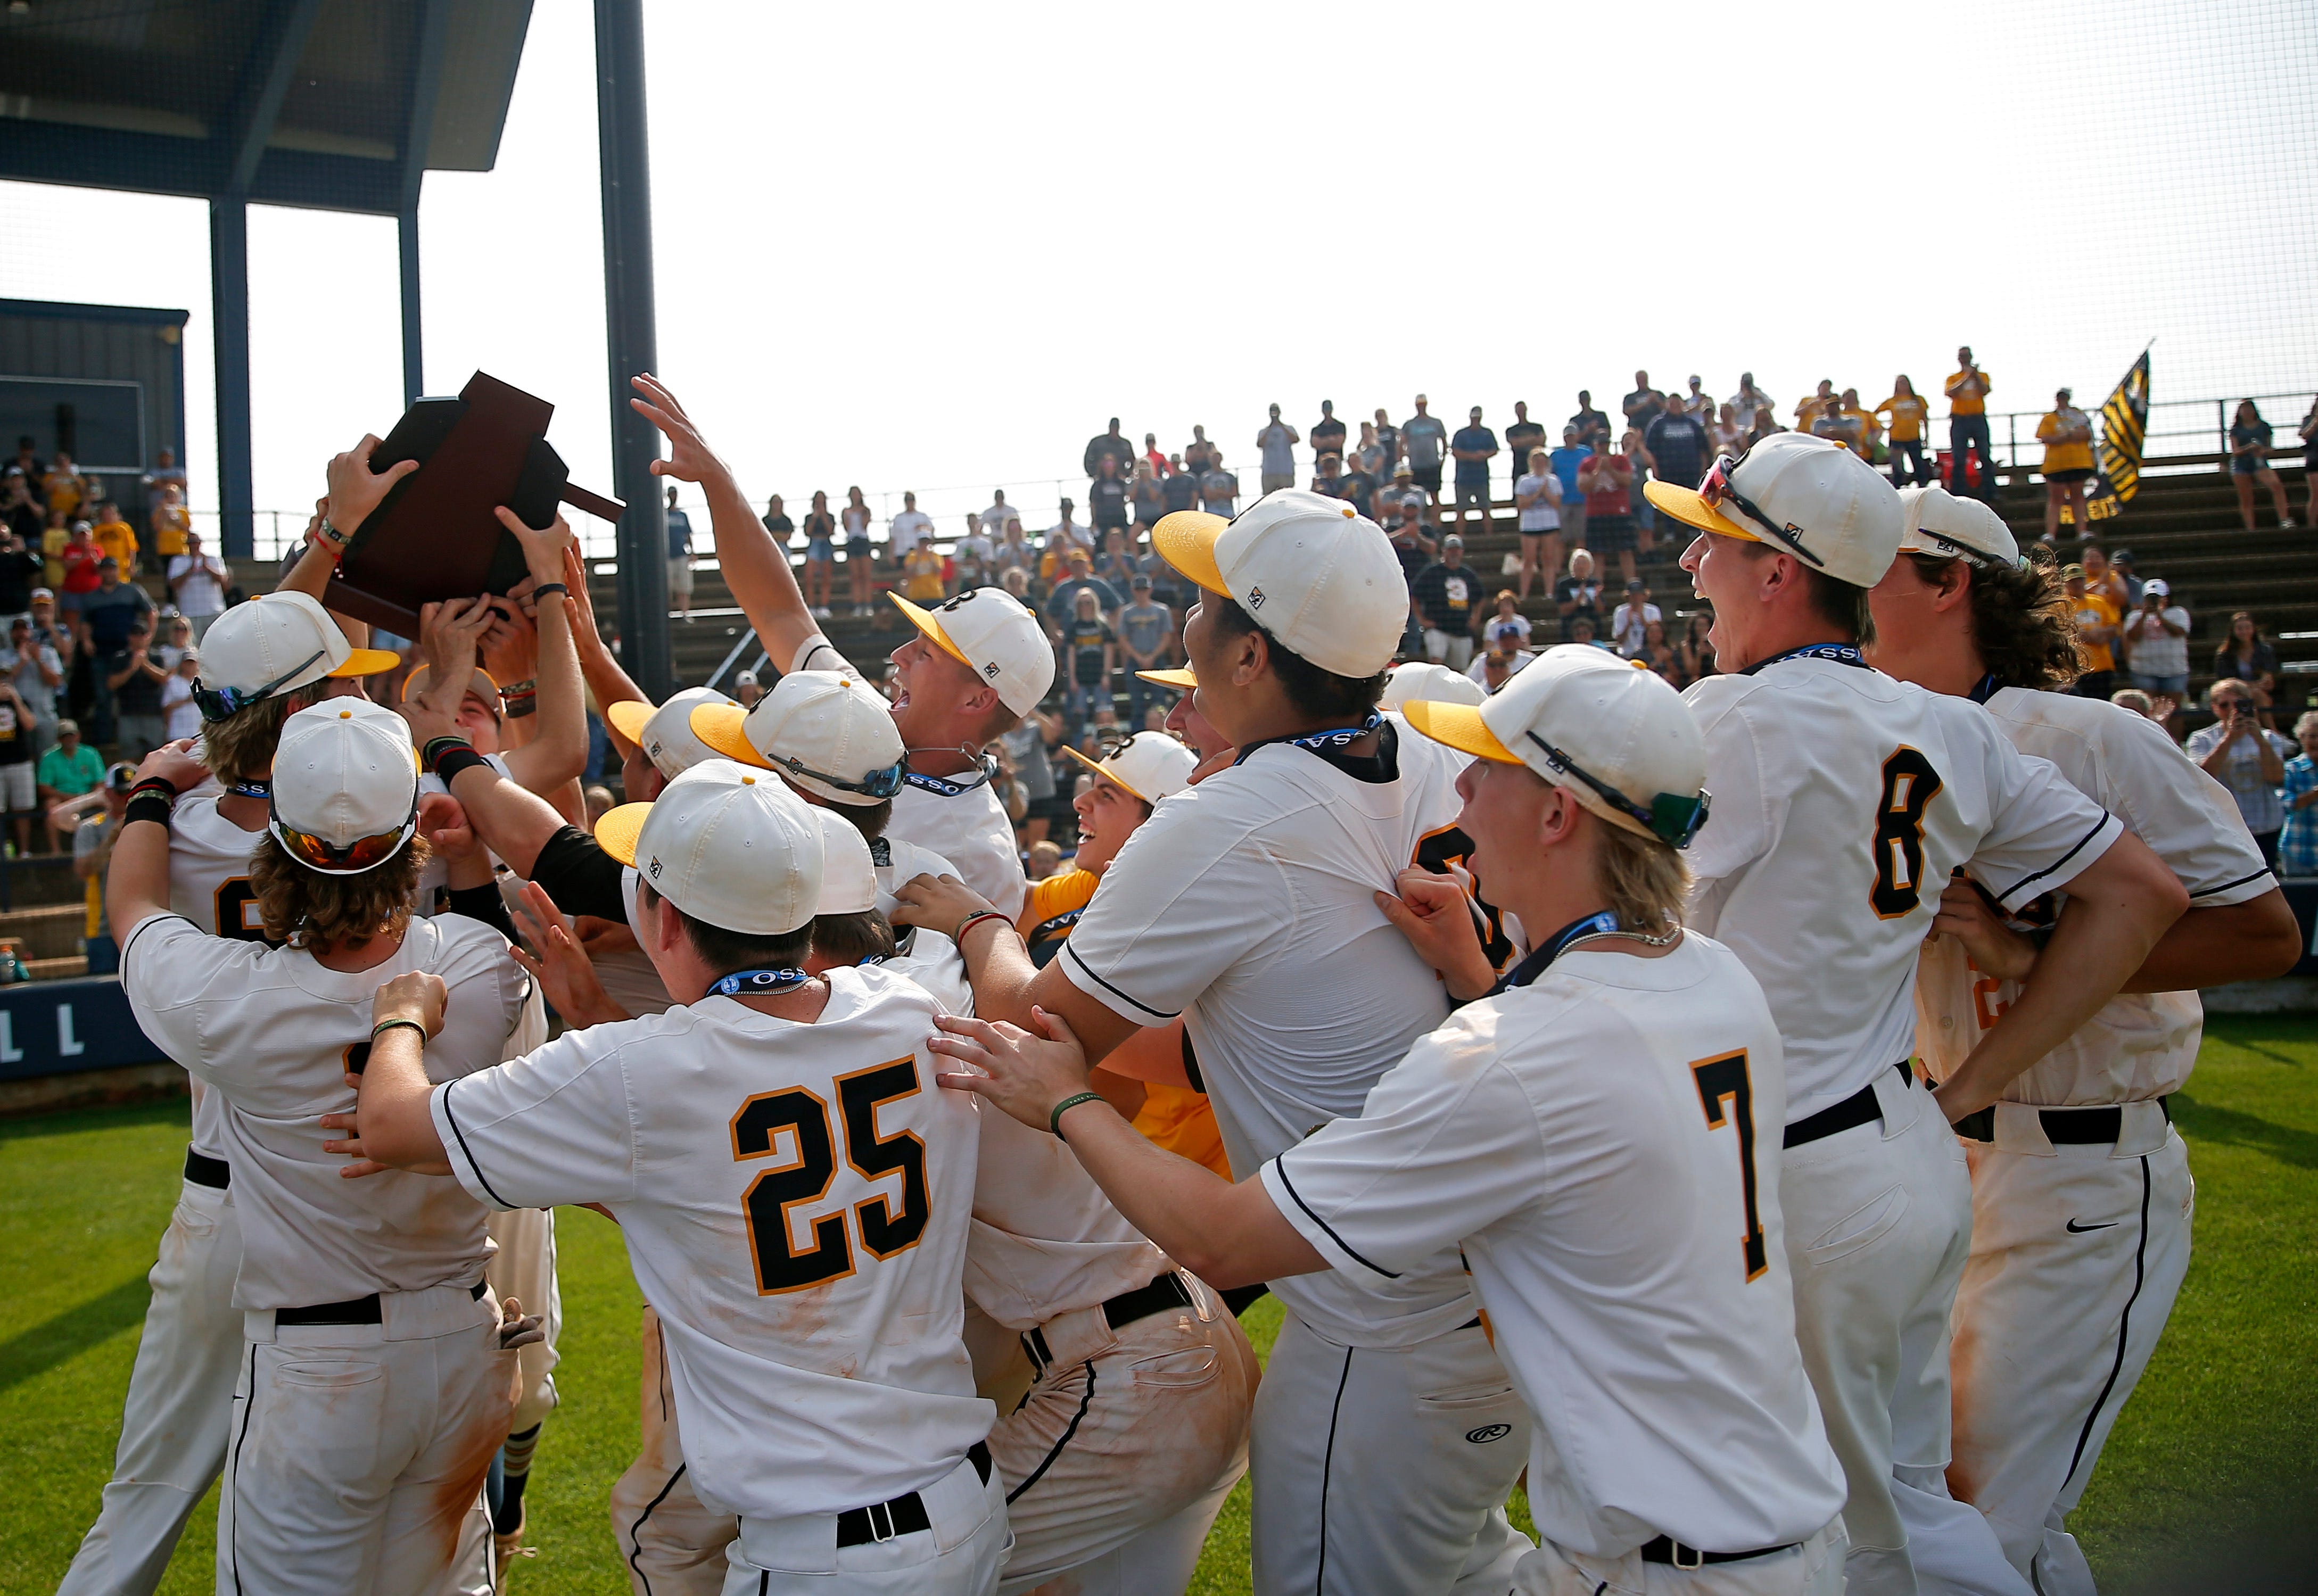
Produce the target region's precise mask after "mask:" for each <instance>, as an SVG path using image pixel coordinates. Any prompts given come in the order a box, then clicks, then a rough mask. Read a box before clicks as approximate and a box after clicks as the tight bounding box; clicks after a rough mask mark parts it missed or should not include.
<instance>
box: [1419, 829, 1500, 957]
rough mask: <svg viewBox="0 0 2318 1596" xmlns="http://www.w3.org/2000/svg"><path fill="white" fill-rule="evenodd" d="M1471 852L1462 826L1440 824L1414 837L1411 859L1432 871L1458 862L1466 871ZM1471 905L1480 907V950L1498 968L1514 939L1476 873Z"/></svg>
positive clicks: (1469, 867) (1440, 872) (1440, 871)
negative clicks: (1441, 825)
mask: <svg viewBox="0 0 2318 1596" xmlns="http://www.w3.org/2000/svg"><path fill="white" fill-rule="evenodd" d="M1472 856H1473V839H1472V838H1469V837H1468V836H1466V835H1465V829H1464V828H1463V827H1461V826H1443V827H1442V829H1440V830H1438V831H1429V832H1427V833H1425V835H1424V836H1423V837H1421V838H1417V842H1416V856H1415V858H1414V859H1413V860H1412V861H1411V863H1413V864H1416V865H1423V866H1424V868H1425V869H1427V870H1430V871H1431V872H1433V874H1435V875H1446V874H1449V867H1450V866H1451V865H1462V866H1464V868H1465V870H1466V873H1467V874H1471V872H1472V868H1473V865H1472ZM1473 907H1474V908H1476V909H1478V910H1480V911H1481V951H1482V952H1483V953H1484V954H1486V955H1488V960H1489V967H1490V968H1491V969H1493V970H1502V969H1504V968H1505V965H1506V964H1508V963H1509V962H1510V961H1511V960H1512V958H1513V956H1514V941H1513V938H1512V937H1508V936H1506V935H1505V912H1504V910H1500V909H1498V908H1497V907H1496V905H1495V904H1493V903H1491V902H1490V901H1489V900H1488V897H1487V893H1486V892H1485V891H1484V889H1483V887H1482V884H1481V879H1480V877H1478V876H1474V878H1473Z"/></svg>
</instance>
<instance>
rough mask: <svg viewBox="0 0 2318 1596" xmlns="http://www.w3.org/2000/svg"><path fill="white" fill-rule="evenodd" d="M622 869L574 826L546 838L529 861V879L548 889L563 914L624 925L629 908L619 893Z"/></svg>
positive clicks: (564, 828) (590, 838)
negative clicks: (534, 857) (545, 842)
mask: <svg viewBox="0 0 2318 1596" xmlns="http://www.w3.org/2000/svg"><path fill="white" fill-rule="evenodd" d="M624 868H625V866H624V865H622V864H621V863H620V862H619V861H618V860H617V859H615V858H614V857H612V856H611V855H609V854H607V853H606V852H605V851H604V845H603V844H602V843H600V842H597V840H596V839H595V838H592V837H590V836H588V833H586V832H585V831H582V830H581V829H580V828H579V827H577V826H565V827H563V828H562V829H559V830H558V831H557V832H556V833H555V835H554V836H553V837H551V838H548V839H547V845H546V846H545V847H542V848H541V849H540V850H539V857H538V858H537V859H535V860H534V861H533V862H532V866H531V879H532V880H534V881H535V882H537V883H539V884H540V885H541V886H543V887H544V888H546V889H547V895H548V896H549V897H551V898H553V899H554V900H555V907H556V908H558V909H560V910H562V911H563V912H564V913H566V914H592V915H594V916H595V917H596V918H597V919H607V920H612V921H615V922H616V923H618V924H620V925H625V924H626V923H627V919H628V905H627V901H626V899H625V897H624V895H623V894H622V893H621V892H620V873H621V871H622V870H623V869H624Z"/></svg>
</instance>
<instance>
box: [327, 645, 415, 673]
mask: <svg viewBox="0 0 2318 1596" xmlns="http://www.w3.org/2000/svg"><path fill="white" fill-rule="evenodd" d="M401 663H402V656H401V655H400V654H391V653H389V652H388V651H387V650H384V649H356V650H355V651H354V652H353V653H351V654H348V655H347V656H346V663H345V664H344V665H341V666H339V667H338V668H337V669H336V670H334V671H332V672H330V674H331V675H332V676H334V677H355V676H376V675H378V674H379V673H380V672H381V671H387V670H392V669H393V668H395V667H396V666H398V665H400V664H401Z"/></svg>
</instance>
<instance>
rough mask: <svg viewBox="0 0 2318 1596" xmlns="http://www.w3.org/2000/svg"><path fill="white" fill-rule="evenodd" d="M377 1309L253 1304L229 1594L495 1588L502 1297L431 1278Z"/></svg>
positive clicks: (507, 1398) (510, 1375)
mask: <svg viewBox="0 0 2318 1596" xmlns="http://www.w3.org/2000/svg"><path fill="white" fill-rule="evenodd" d="M381 1309H382V1317H383V1319H384V1323H382V1324H303V1325H277V1324H275V1323H274V1314H272V1313H271V1312H265V1313H251V1314H245V1315H244V1316H243V1319H244V1326H245V1334H246V1335H247V1350H246V1352H245V1355H244V1358H243V1362H242V1374H241V1381H240V1384H239V1385H238V1386H237V1387H236V1389H235V1391H234V1413H233V1434H232V1436H231V1438H230V1439H229V1442H228V1445H227V1449H226V1470H225V1489H224V1493H223V1494H222V1495H221V1497H220V1501H219V1508H218V1550H217V1556H218V1590H219V1592H220V1596H227V1593H229V1592H248V1593H251V1596H255V1593H256V1592H265V1593H266V1596H292V1593H304V1592H312V1593H313V1596H340V1593H346V1596H369V1593H373V1592H374V1593H375V1596H437V1593H438V1592H439V1593H442V1596H452V1593H455V1596H490V1590H491V1566H490V1557H491V1536H490V1517H489V1515H488V1514H487V1513H486V1512H485V1511H484V1509H483V1481H484V1477H485V1476H486V1475H489V1474H490V1466H491V1457H492V1455H493V1454H494V1453H496V1452H497V1451H498V1450H499V1443H500V1442H502V1441H504V1440H505V1439H507V1434H508V1413H509V1412H510V1411H512V1408H513V1403H512V1400H511V1397H512V1394H513V1390H514V1381H515V1374H516V1357H515V1354H514V1353H512V1352H502V1351H501V1350H499V1304H498V1303H497V1302H496V1301H495V1300H493V1298H492V1297H491V1296H490V1294H489V1293H488V1292H486V1293H485V1294H484V1295H483V1296H481V1298H476V1297H473V1296H469V1295H468V1291H467V1288H466V1287H459V1286H436V1287H429V1288H428V1289H427V1290H425V1291H406V1292H393V1293H389V1294H386V1295H385V1296H382V1299H381Z"/></svg>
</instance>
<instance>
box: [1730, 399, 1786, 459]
mask: <svg viewBox="0 0 2318 1596" xmlns="http://www.w3.org/2000/svg"><path fill="white" fill-rule="evenodd" d="M1786 430H1787V429H1786V428H1785V427H1783V426H1780V425H1779V418H1778V417H1776V416H1774V415H1773V414H1772V413H1771V407H1770V406H1768V405H1765V406H1763V407H1762V408H1759V409H1757V410H1756V412H1755V419H1754V422H1753V424H1752V425H1751V426H1748V427H1747V435H1746V436H1744V437H1742V438H1740V439H1739V447H1740V449H1741V450H1742V451H1743V450H1747V449H1752V448H1753V447H1754V446H1755V445H1756V444H1759V443H1761V442H1762V441H1763V440H1764V439H1765V438H1767V437H1769V436H1770V435H1772V434H1773V433H1780V432H1784V431H1786Z"/></svg>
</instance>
